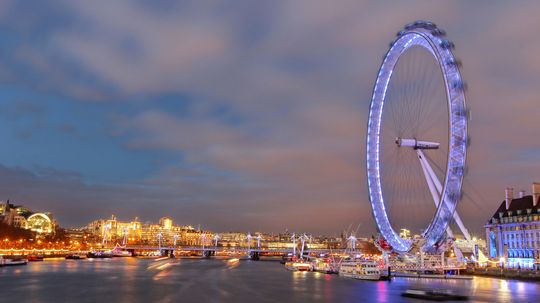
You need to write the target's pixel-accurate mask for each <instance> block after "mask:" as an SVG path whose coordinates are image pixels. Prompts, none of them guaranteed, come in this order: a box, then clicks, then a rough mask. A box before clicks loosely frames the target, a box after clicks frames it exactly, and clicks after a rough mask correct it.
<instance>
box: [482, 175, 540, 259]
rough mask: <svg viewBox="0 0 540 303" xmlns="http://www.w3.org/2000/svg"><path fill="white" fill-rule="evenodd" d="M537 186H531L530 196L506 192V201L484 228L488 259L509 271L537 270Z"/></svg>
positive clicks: (539, 240) (539, 212) (539, 238)
mask: <svg viewBox="0 0 540 303" xmlns="http://www.w3.org/2000/svg"><path fill="white" fill-rule="evenodd" d="M539 199H540V183H533V184H532V194H531V195H526V194H525V191H520V192H519V195H518V197H516V198H514V190H513V189H512V188H507V189H506V192H505V200H504V201H502V203H501V204H500V206H499V208H498V209H497V211H496V212H495V213H494V214H493V216H492V217H491V218H490V220H489V222H488V223H487V224H486V225H485V229H486V242H487V249H488V254H489V257H490V258H496V259H499V260H501V262H502V263H504V265H505V266H507V267H510V268H529V269H533V268H534V269H539V267H538V264H537V262H539V261H540V205H539V203H538V202H539Z"/></svg>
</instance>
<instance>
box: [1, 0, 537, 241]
mask: <svg viewBox="0 0 540 303" xmlns="http://www.w3.org/2000/svg"><path fill="white" fill-rule="evenodd" d="M539 12H540V3H538V2H537V1H474V2H472V1H445V2H442V1H406V2H405V1H399V2H396V1H348V0H344V1H319V0H299V1H243V0H240V1H221V0H209V1H207V0H196V1H169V0H159V1H156V0H134V1H127V0H115V1H104V0H92V1H82V0H81V1H74V0H65V1H64V0H57V1H53V0H51V1H49V0H41V1H15V0H2V1H0V37H1V41H2V43H1V46H0V119H1V121H2V124H1V125H2V127H0V140H1V142H2V148H1V149H0V199H1V200H7V199H10V201H12V202H14V203H15V204H24V205H25V206H28V207H30V208H31V209H34V210H41V211H50V212H52V213H53V214H54V216H55V218H56V219H57V220H58V221H59V222H60V224H61V225H62V226H65V227H69V226H82V225H85V224H87V223H88V222H89V221H91V220H94V219H97V218H104V217H109V216H110V215H111V214H115V215H117V216H118V217H119V219H121V220H131V219H132V218H134V217H136V216H138V217H139V218H140V219H141V220H143V221H157V220H158V219H159V218H160V217H162V216H170V217H172V218H173V219H174V220H175V222H176V223H179V224H191V225H198V224H201V225H202V226H203V227H204V228H208V229H214V230H243V231H248V230H250V231H255V230H262V231H269V232H270V231H273V232H279V231H282V230H284V229H285V228H289V229H290V230H297V231H306V232H313V233H329V234H335V233H339V232H340V231H341V230H343V229H345V228H347V227H348V226H350V225H351V224H352V225H353V226H357V225H359V224H360V233H361V234H365V235H369V234H372V233H374V232H375V230H376V228H375V223H374V221H373V219H372V216H371V209H370V205H369V200H368V197H367V187H366V177H365V151H364V150H365V142H364V141H365V140H364V138H365V132H366V123H367V113H368V107H369V102H370V98H371V89H372V86H373V83H374V81H375V76H376V74H377V70H378V68H379V66H380V63H381V58H382V56H383V55H384V53H385V52H386V51H387V49H388V43H389V42H390V41H391V40H392V39H393V38H394V37H395V33H396V32H397V31H398V30H399V29H400V28H401V27H402V26H403V25H404V24H406V23H408V22H411V21H413V20H417V19H428V20H433V21H434V22H435V23H437V24H438V25H439V26H441V27H442V28H444V29H445V30H446V31H447V33H448V36H449V37H450V38H451V40H452V41H454V43H455V44H456V50H455V54H456V56H458V57H459V58H460V59H461V60H462V61H463V65H464V66H463V70H462V71H463V77H464V78H465V80H466V81H467V83H468V88H469V90H468V92H467V98H468V99H467V101H468V104H469V106H470V108H471V112H472V120H471V121H470V134H471V138H472V144H471V148H470V150H469V158H468V163H469V170H468V172H469V173H468V175H467V179H466V180H467V182H466V183H465V186H464V190H465V191H466V193H467V194H468V195H469V196H470V197H471V200H470V201H463V203H461V205H460V206H459V211H460V213H461V214H462V216H463V218H464V220H465V223H466V224H467V225H468V226H469V228H470V229H471V230H473V231H474V232H475V233H477V234H479V233H480V232H481V227H482V226H483V224H484V223H485V222H486V220H487V219H488V218H489V217H490V216H491V215H492V213H493V212H494V211H495V209H496V207H497V206H498V205H499V203H500V202H501V201H502V199H503V197H504V188H505V187H506V186H513V187H514V188H515V189H516V191H517V190H518V189H521V188H523V189H526V190H527V191H529V192H530V183H531V182H533V181H538V180H540V140H539V127H538V121H539V120H538V119H539V117H540V106H539V102H540V97H539V96H540V85H539V83H540V59H539V57H538V54H540V39H538V38H537V36H538V30H539V29H540V18H538V13H539Z"/></svg>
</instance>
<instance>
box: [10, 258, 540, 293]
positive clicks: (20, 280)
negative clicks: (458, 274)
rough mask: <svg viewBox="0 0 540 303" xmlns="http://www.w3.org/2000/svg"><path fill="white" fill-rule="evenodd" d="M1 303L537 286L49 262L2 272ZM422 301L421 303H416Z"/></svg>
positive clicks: (253, 267) (534, 289) (135, 262)
mask: <svg viewBox="0 0 540 303" xmlns="http://www.w3.org/2000/svg"><path fill="white" fill-rule="evenodd" d="M0 285H1V289H2V291H1V295H0V301H1V302H98V301H101V302H416V301H418V300H414V299H407V298H403V297H401V293H402V292H403V291H405V290H406V289H408V288H421V289H451V290H454V291H455V292H458V293H461V294H467V295H469V296H470V302H540V284H539V283H535V282H521V281H507V280H499V279H491V278H479V277H475V278H474V279H473V280H437V279H413V278H394V279H393V280H392V282H383V281H380V282H370V281H359V280H352V279H348V278H343V277H339V276H337V275H326V274H321V273H312V272H290V271H287V270H285V269H284V267H283V265H281V264H279V262H270V261H239V262H230V261H229V262H228V261H226V260H212V259H180V260H170V259H168V260H161V261H156V260H151V259H137V258H114V259H96V260H92V259H87V260H52V261H50V260H47V261H44V262H32V263H29V264H28V265H27V266H20V267H3V268H0ZM418 302H421V301H418Z"/></svg>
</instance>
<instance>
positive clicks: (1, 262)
mask: <svg viewBox="0 0 540 303" xmlns="http://www.w3.org/2000/svg"><path fill="white" fill-rule="evenodd" d="M26 264H28V259H25V258H13V259H5V258H3V257H2V256H0V266H16V265H26Z"/></svg>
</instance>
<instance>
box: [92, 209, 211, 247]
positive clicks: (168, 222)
mask: <svg viewBox="0 0 540 303" xmlns="http://www.w3.org/2000/svg"><path fill="white" fill-rule="evenodd" d="M84 229H85V230H86V231H87V232H88V234H89V235H90V237H91V240H93V241H94V243H101V244H103V245H109V244H112V245H114V244H120V245H126V244H133V245H162V246H170V245H173V244H174V243H175V242H176V244H177V245H180V244H182V245H201V243H203V242H204V243H205V244H210V243H211V241H212V238H213V236H214V235H213V234H212V233H209V232H205V231H199V230H195V229H194V228H193V227H192V226H188V225H183V226H177V225H174V224H173V220H172V219H171V218H169V217H164V218H161V219H160V220H159V224H153V223H150V222H147V223H142V222H140V221H139V219H138V218H135V219H134V220H132V221H119V220H118V219H117V218H116V217H115V216H114V215H113V216H111V218H110V219H99V220H95V221H92V222H90V223H89V224H88V225H87V226H86V227H85V228H84Z"/></svg>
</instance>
